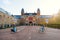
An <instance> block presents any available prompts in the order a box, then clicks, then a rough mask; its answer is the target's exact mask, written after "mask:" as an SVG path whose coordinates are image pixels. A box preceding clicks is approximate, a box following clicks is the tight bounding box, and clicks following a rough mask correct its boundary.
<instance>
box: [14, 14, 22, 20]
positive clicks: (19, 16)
mask: <svg viewBox="0 0 60 40" xmlns="http://www.w3.org/2000/svg"><path fill="white" fill-rule="evenodd" d="M13 16H14V18H16V19H20V18H21V15H13Z"/></svg>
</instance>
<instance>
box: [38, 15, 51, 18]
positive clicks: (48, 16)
mask: <svg viewBox="0 0 60 40" xmlns="http://www.w3.org/2000/svg"><path fill="white" fill-rule="evenodd" d="M39 17H40V18H51V17H52V16H51V15H40V16H39Z"/></svg>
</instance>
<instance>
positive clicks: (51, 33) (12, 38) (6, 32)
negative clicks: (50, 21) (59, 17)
mask: <svg viewBox="0 0 60 40" xmlns="http://www.w3.org/2000/svg"><path fill="white" fill-rule="evenodd" d="M10 29H11V28H8V29H2V30H0V40H60V30H59V29H53V28H45V32H39V26H21V27H17V29H18V30H21V29H24V30H21V31H19V32H16V33H13V32H11V31H10Z"/></svg>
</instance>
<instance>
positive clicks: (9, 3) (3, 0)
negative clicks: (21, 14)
mask: <svg viewBox="0 0 60 40" xmlns="http://www.w3.org/2000/svg"><path fill="white" fill-rule="evenodd" d="M2 2H3V4H5V5H11V4H12V3H11V2H10V1H9V0H2Z"/></svg>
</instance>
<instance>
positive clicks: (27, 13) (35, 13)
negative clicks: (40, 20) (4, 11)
mask: <svg viewBox="0 0 60 40" xmlns="http://www.w3.org/2000/svg"><path fill="white" fill-rule="evenodd" d="M24 15H29V16H31V15H37V14H36V13H24Z"/></svg>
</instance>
